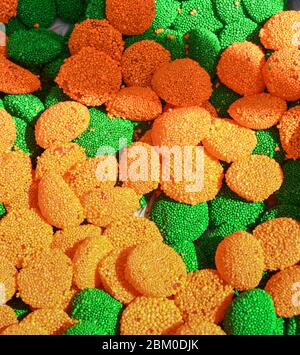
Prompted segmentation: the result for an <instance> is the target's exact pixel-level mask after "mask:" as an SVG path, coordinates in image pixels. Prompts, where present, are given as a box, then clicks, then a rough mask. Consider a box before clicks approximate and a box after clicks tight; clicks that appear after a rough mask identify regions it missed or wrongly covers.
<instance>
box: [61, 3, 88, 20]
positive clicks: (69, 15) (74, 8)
mask: <svg viewBox="0 0 300 355" xmlns="http://www.w3.org/2000/svg"><path fill="white" fill-rule="evenodd" d="M55 4H56V12H57V16H58V17H60V18H61V19H62V20H63V21H64V22H67V23H70V22H71V23H75V22H77V21H78V20H79V19H80V18H81V16H82V15H83V12H84V3H83V1H82V0H72V1H70V0H55Z"/></svg>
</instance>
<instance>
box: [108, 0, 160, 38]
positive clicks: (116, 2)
mask: <svg viewBox="0 0 300 355" xmlns="http://www.w3.org/2000/svg"><path fill="white" fill-rule="evenodd" d="M106 17H107V19H108V21H109V22H110V23H111V24H112V25H113V26H114V27H115V28H116V29H118V30H119V31H120V32H121V33H123V34H124V35H128V36H131V35H139V34H142V33H143V32H145V31H146V30H148V28H149V27H150V26H151V23H152V21H153V20H154V17H155V1H154V0H107V1H106Z"/></svg>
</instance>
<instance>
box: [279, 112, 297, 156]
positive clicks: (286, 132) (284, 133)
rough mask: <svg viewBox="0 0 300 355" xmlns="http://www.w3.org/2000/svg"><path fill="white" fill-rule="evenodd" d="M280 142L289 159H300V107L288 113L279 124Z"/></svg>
mask: <svg viewBox="0 0 300 355" xmlns="http://www.w3.org/2000/svg"><path fill="white" fill-rule="evenodd" d="M279 134H280V141H281V144H282V147H283V149H284V150H285V152H286V158H287V159H299V158H300V107H299V106H296V107H294V108H291V109H290V110H289V111H288V112H286V113H285V114H284V115H283V117H282V120H281V121H280V124H279Z"/></svg>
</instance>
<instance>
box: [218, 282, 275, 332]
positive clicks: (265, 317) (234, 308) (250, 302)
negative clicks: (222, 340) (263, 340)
mask: <svg viewBox="0 0 300 355" xmlns="http://www.w3.org/2000/svg"><path fill="white" fill-rule="evenodd" d="M223 325H224V330H225V332H226V334H228V335H273V334H274V333H275V332H276V329H277V327H278V323H277V317H276V314H275V308H274V304H273V301H272V298H271V296H270V295H269V294H268V293H267V292H265V291H264V290H260V289H253V290H249V291H246V292H243V293H241V294H240V295H239V296H237V297H236V298H235V299H234V300H233V301H232V303H231V305H230V306H229V308H228V309H227V312H226V315H225V320H224V323H223Z"/></svg>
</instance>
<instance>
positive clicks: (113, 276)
mask: <svg viewBox="0 0 300 355" xmlns="http://www.w3.org/2000/svg"><path fill="white" fill-rule="evenodd" d="M131 249H132V248H130V247H129V248H126V249H121V250H115V251H112V252H111V253H110V254H109V255H108V256H106V257H105V258H104V259H103V260H102V261H101V262H100V264H99V267H98V272H99V275H100V280H101V282H102V285H103V288H104V290H105V291H106V292H108V293H109V294H110V295H112V296H113V297H114V298H115V299H117V300H118V301H120V302H122V303H124V304H128V303H130V302H131V301H133V300H134V299H135V298H136V297H137V296H139V295H140V294H139V292H138V291H136V290H135V289H134V288H133V287H132V285H130V283H129V282H128V281H127V280H126V278H125V265H126V262H127V259H128V255H129V253H130V252H131Z"/></svg>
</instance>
